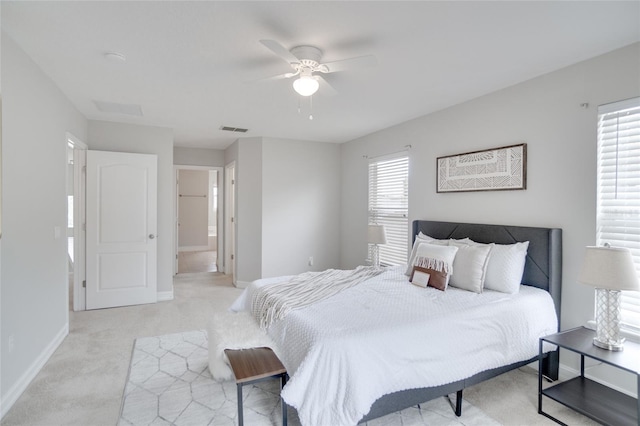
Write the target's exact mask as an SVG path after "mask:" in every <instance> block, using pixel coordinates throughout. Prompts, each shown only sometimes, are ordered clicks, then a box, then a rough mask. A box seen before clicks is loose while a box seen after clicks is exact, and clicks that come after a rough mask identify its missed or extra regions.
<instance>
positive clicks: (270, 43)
mask: <svg viewBox="0 0 640 426" xmlns="http://www.w3.org/2000/svg"><path fill="white" fill-rule="evenodd" d="M260 43H262V45H263V46H264V47H266V48H267V49H269V50H270V51H272V52H273V53H275V54H276V55H277V56H279V57H280V58H282V59H284V60H285V61H287V62H288V63H289V64H293V63H299V62H300V60H299V59H298V58H296V57H295V56H293V54H292V53H291V52H289V51H288V50H287V49H285V48H284V46H283V45H281V44H280V43H278V42H277V41H275V40H260Z"/></svg>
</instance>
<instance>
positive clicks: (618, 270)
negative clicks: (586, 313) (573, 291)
mask: <svg viewBox="0 0 640 426" xmlns="http://www.w3.org/2000/svg"><path fill="white" fill-rule="evenodd" d="M578 282H579V283H582V284H586V285H590V286H593V287H595V288H596V337H595V338H594V339H593V344H594V345H596V346H598V347H600V348H603V349H607V350H610V351H621V350H623V344H624V339H623V338H621V337H620V321H621V312H620V303H621V296H622V293H621V292H622V290H636V291H637V290H640V283H639V282H638V275H637V273H636V270H635V267H634V265H633V258H632V257H631V252H630V251H629V249H626V248H620V247H611V246H609V245H608V244H605V246H604V247H592V246H590V247H587V251H586V252H585V256H584V261H583V263H582V271H581V273H580V277H579V278H578Z"/></svg>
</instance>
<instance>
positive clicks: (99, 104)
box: [93, 100, 142, 117]
mask: <svg viewBox="0 0 640 426" xmlns="http://www.w3.org/2000/svg"><path fill="white" fill-rule="evenodd" d="M93 103H94V104H96V108H98V111H100V112H108V113H111V114H124V115H133V116H135V117H142V107H141V106H140V105H134V104H119V103H116V102H104V101H95V100H94V101H93Z"/></svg>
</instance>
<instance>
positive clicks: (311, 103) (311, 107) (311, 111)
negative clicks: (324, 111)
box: [309, 96, 313, 120]
mask: <svg viewBox="0 0 640 426" xmlns="http://www.w3.org/2000/svg"><path fill="white" fill-rule="evenodd" d="M309 120H313V96H309Z"/></svg>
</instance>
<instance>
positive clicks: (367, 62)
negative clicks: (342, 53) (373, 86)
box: [319, 55, 378, 73]
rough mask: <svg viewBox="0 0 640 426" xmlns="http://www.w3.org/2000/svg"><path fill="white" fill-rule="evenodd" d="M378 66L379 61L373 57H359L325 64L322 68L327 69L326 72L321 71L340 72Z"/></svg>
mask: <svg viewBox="0 0 640 426" xmlns="http://www.w3.org/2000/svg"><path fill="white" fill-rule="evenodd" d="M377 64H378V59H377V58H376V57H375V56H373V55H367V56H358V57H356V58H350V59H342V60H340V61H333V62H325V63H324V64H322V65H321V67H326V69H327V70H326V71H323V70H322V69H320V70H319V71H321V72H324V73H330V72H340V71H345V70H348V69H354V68H364V67H372V66H374V65H377Z"/></svg>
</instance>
